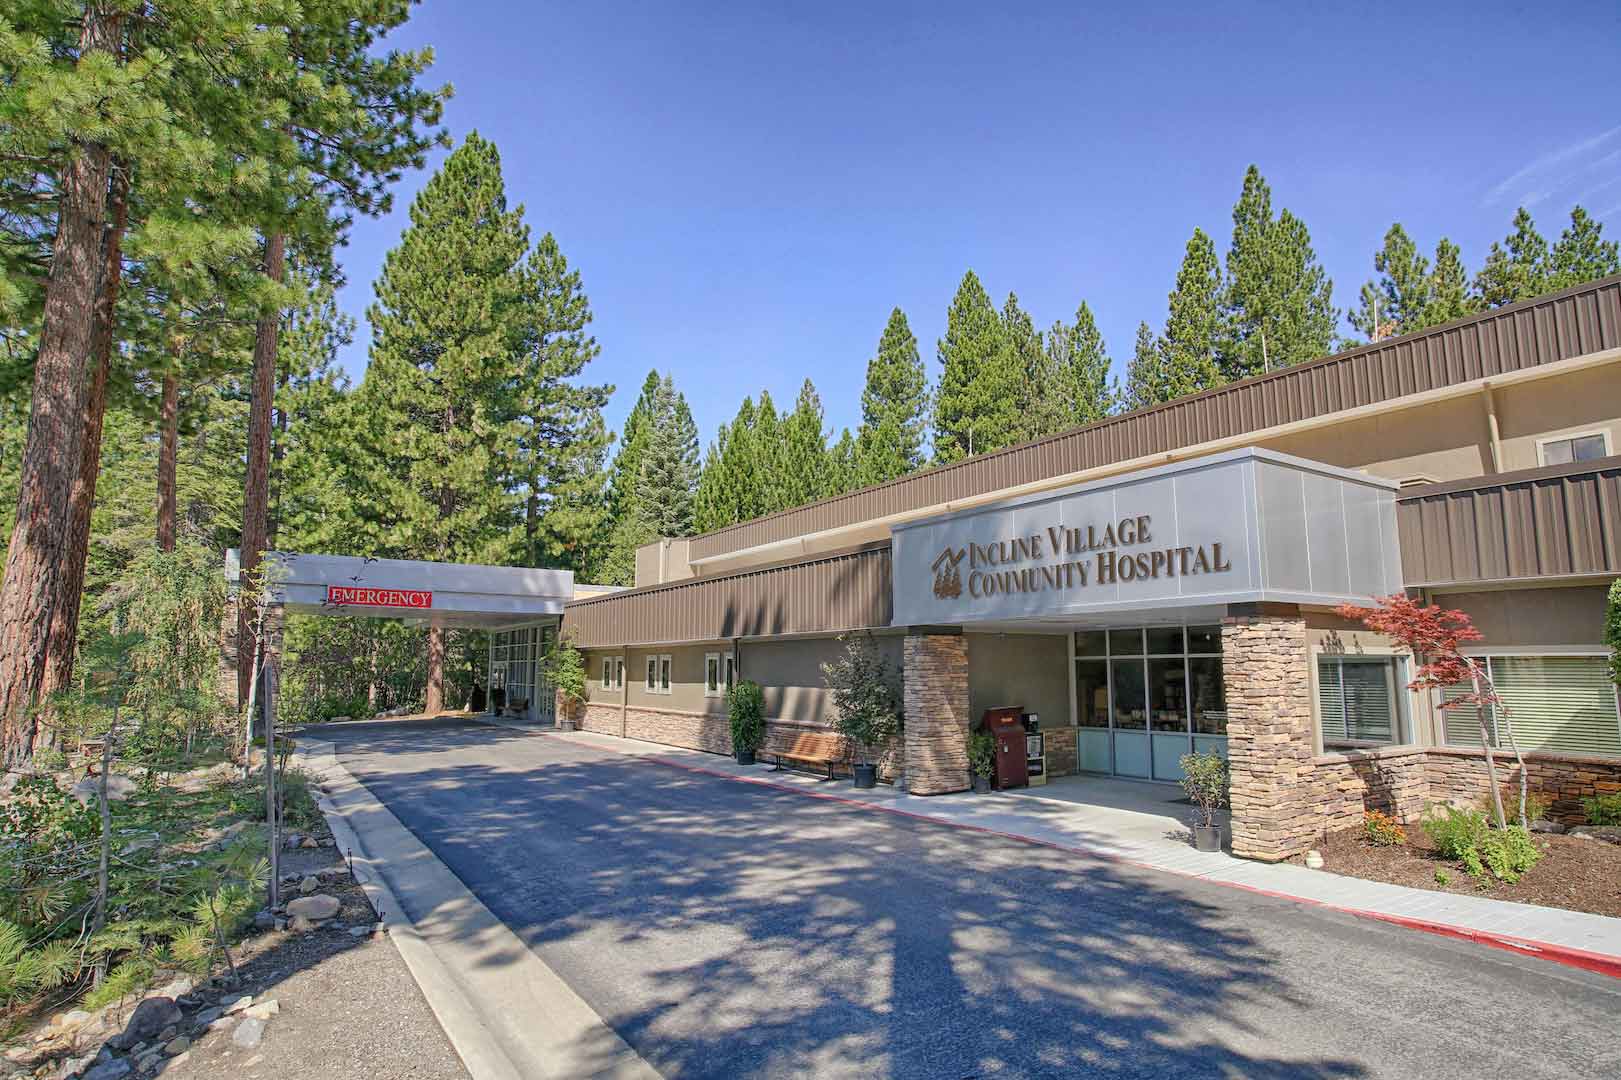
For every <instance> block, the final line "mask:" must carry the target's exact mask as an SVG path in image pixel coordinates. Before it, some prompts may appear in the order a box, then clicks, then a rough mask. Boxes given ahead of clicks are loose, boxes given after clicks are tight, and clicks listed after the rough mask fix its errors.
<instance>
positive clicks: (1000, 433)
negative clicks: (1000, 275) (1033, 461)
mask: <svg viewBox="0 0 1621 1080" xmlns="http://www.w3.org/2000/svg"><path fill="white" fill-rule="evenodd" d="M937 354H938V356H939V360H940V386H939V389H938V391H937V392H936V394H935V401H934V459H935V461H936V462H939V463H945V462H951V461H956V460H958V459H959V458H963V457H966V456H967V455H968V454H969V453H976V454H980V453H984V452H986V451H987V450H994V449H996V448H998V447H1001V446H1006V445H1008V444H1009V443H1011V442H1014V441H1015V440H1017V439H1018V437H1019V434H1020V432H1022V431H1023V430H1024V425H1023V422H1022V420H1021V418H1020V416H1019V412H1020V408H1021V406H1022V405H1023V403H1024V400H1025V398H1024V392H1023V383H1024V378H1023V372H1022V370H1021V369H1020V367H1019V365H1018V363H1017V362H1016V361H1017V357H1016V354H1015V353H1014V351H1013V350H1012V349H1011V348H1009V347H1008V342H1007V340H1006V334H1005V329H1004V326H1003V322H1002V319H1001V317H1000V316H999V315H998V314H997V311H996V308H995V306H994V305H992V303H991V298H990V297H989V296H988V295H987V294H986V292H985V288H984V286H982V285H981V284H980V283H979V278H978V277H976V276H975V275H974V272H973V271H972V270H970V271H968V272H967V273H966V274H964V275H963V279H962V283H961V284H960V285H959V286H958V288H957V294H956V296H955V297H953V298H952V301H951V307H950V308H949V309H948V310H947V312H946V333H945V336H944V337H942V338H941V339H940V341H939V343H938V346H937Z"/></svg>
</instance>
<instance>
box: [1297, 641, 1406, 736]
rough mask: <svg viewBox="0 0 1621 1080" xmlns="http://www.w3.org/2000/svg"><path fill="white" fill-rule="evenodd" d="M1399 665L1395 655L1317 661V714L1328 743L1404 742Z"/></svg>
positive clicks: (1326, 658)
mask: <svg viewBox="0 0 1621 1080" xmlns="http://www.w3.org/2000/svg"><path fill="white" fill-rule="evenodd" d="M1398 663H1399V661H1398V660H1397V659H1395V658H1394V657H1370V656H1323V657H1319V658H1318V660H1317V715H1318V717H1319V719H1320V721H1321V723H1322V727H1323V743H1324V745H1331V744H1334V743H1396V742H1400V741H1401V708H1400V700H1399V697H1398V693H1397V691H1398V688H1399V687H1400V686H1401V685H1402V684H1401V682H1400V681H1399V678H1398Z"/></svg>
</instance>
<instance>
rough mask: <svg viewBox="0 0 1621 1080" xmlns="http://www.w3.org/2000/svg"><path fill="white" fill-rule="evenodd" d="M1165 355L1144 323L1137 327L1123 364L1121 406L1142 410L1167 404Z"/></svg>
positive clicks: (1152, 332)
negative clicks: (1127, 356) (1129, 352)
mask: <svg viewBox="0 0 1621 1080" xmlns="http://www.w3.org/2000/svg"><path fill="white" fill-rule="evenodd" d="M1164 366H1165V356H1164V351H1163V350H1162V349H1160V347H1159V344H1158V343H1157V342H1156V341H1155V340H1154V331H1152V330H1150V329H1149V328H1148V324H1147V323H1145V322H1144V323H1138V324H1137V346H1136V348H1135V349H1134V350H1133V352H1132V354H1131V362H1130V363H1129V364H1127V365H1126V389H1125V395H1124V404H1125V406H1126V408H1127V409H1146V408H1148V407H1149V406H1150V405H1158V404H1159V403H1160V402H1162V401H1168V400H1170V399H1169V396H1168V395H1167V393H1166V385H1167V382H1166V379H1165V372H1164Z"/></svg>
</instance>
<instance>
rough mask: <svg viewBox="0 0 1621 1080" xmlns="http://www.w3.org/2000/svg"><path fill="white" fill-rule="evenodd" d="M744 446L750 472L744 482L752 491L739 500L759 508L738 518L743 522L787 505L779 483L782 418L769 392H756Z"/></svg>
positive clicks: (781, 474) (781, 451) (785, 491)
mask: <svg viewBox="0 0 1621 1080" xmlns="http://www.w3.org/2000/svg"><path fill="white" fill-rule="evenodd" d="M732 434H733V435H734V436H735V435H736V434H737V432H736V430H735V429H734V430H733V432H732ZM745 447H746V448H747V450H748V453H749V457H748V461H749V468H750V472H751V473H752V477H751V479H750V480H748V481H746V483H748V484H749V485H750V487H751V488H752V489H753V490H752V494H750V495H749V496H748V497H747V498H746V499H745V500H743V502H744V505H749V504H752V505H754V506H756V507H758V508H759V509H757V510H755V511H754V512H753V513H751V514H747V515H745V516H743V517H741V518H738V520H739V521H747V520H748V519H749V518H752V517H759V516H760V515H761V514H771V513H775V512H776V511H778V510H781V509H783V508H784V507H785V506H787V505H789V504H788V501H787V500H788V495H787V489H786V487H785V486H784V484H783V483H782V478H783V456H784V455H783V445H782V417H780V416H778V415H777V405H776V402H774V401H772V400H771V394H770V392H769V391H766V390H761V391H760V403H759V404H758V405H756V406H755V407H754V426H753V427H752V428H751V429H750V431H749V438H748V441H747V442H746V443H745ZM745 490H748V489H745Z"/></svg>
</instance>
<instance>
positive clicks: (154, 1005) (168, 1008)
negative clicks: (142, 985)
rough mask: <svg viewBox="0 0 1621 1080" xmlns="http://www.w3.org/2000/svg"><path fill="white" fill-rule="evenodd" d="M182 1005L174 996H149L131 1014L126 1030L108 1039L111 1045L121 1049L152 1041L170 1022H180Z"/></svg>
mask: <svg viewBox="0 0 1621 1080" xmlns="http://www.w3.org/2000/svg"><path fill="white" fill-rule="evenodd" d="M180 1020H181V1015H180V1006H178V1005H176V1004H175V1003H174V998H169V997H149V998H147V999H146V1000H145V1001H143V1002H141V1003H140V1004H139V1005H137V1006H135V1011H134V1012H132V1013H130V1014H129V1022H128V1023H127V1024H125V1025H124V1030H123V1031H121V1032H119V1033H118V1034H117V1035H114V1036H113V1037H112V1038H110V1039H108V1040H107V1042H108V1044H109V1045H110V1046H113V1047H115V1048H116V1049H119V1050H124V1049H127V1048H129V1047H131V1046H134V1045H135V1044H136V1043H143V1042H151V1041H152V1039H154V1038H155V1037H156V1036H157V1034H158V1032H160V1031H162V1030H163V1029H164V1028H166V1027H168V1026H169V1025H170V1024H178V1023H180Z"/></svg>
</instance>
